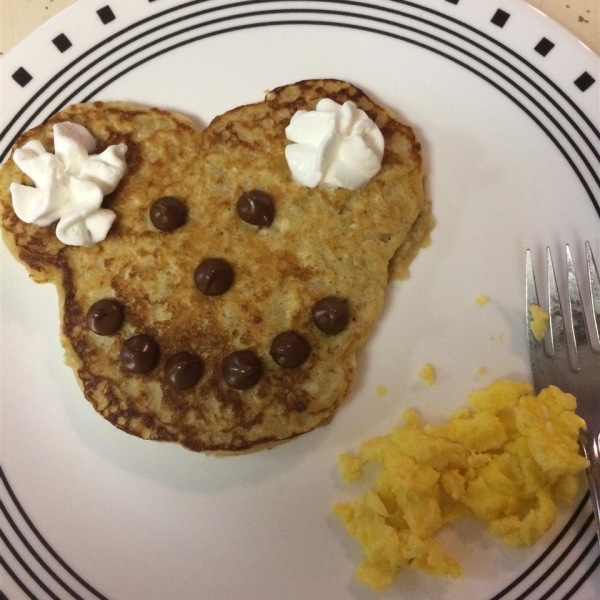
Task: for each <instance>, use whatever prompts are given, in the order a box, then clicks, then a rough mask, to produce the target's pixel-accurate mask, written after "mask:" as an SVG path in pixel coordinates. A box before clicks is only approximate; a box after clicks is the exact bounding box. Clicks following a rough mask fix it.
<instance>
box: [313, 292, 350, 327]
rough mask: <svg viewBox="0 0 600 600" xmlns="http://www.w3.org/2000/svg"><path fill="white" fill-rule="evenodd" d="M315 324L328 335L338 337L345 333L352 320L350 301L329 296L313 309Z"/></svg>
mask: <svg viewBox="0 0 600 600" xmlns="http://www.w3.org/2000/svg"><path fill="white" fill-rule="evenodd" d="M312 319H313V323H314V324H315V325H316V326H317V327H318V328H319V329H320V330H321V331H322V332H323V333H326V334H327V335H337V334H338V333H340V332H342V331H344V329H346V327H347V326H348V321H349V320H350V311H349V310H348V301H347V300H346V299H345V298H339V297H338V296H327V297H326V298H322V299H321V300H319V301H318V302H317V303H316V304H315V305H314V306H313V308H312Z"/></svg>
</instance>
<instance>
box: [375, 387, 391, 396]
mask: <svg viewBox="0 0 600 600" xmlns="http://www.w3.org/2000/svg"><path fill="white" fill-rule="evenodd" d="M375 391H376V392H377V395H378V396H385V395H386V394H387V393H388V389H387V388H386V387H385V385H378V386H377V388H375Z"/></svg>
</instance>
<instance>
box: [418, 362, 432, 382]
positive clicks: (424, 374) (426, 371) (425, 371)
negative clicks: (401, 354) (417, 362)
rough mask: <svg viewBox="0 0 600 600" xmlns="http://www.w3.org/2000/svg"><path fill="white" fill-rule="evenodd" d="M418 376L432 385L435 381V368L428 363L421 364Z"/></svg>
mask: <svg viewBox="0 0 600 600" xmlns="http://www.w3.org/2000/svg"><path fill="white" fill-rule="evenodd" d="M419 377H420V378H421V379H422V380H423V381H425V382H427V385H433V384H434V383H435V370H434V368H433V365H432V364H430V363H427V364H426V365H423V368H422V369H421V370H420V371H419Z"/></svg>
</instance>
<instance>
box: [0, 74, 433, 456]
mask: <svg viewBox="0 0 600 600" xmlns="http://www.w3.org/2000/svg"><path fill="white" fill-rule="evenodd" d="M323 97H328V98H331V99H333V100H335V101H336V102H339V103H343V102H344V101H346V100H352V101H354V102H355V103H356V104H357V105H358V107H359V108H362V109H363V110H365V111H366V112H367V114H368V115H369V116H370V117H371V118H372V119H373V120H374V121H375V122H376V123H377V125H378V126H379V128H380V129H381V131H382V133H383V136H384V139H385V151H384V157H383V162H382V168H381V170H380V172H379V173H378V174H377V175H376V176H375V177H374V178H373V179H372V180H371V182H370V183H368V184H367V185H366V186H364V187H363V188H361V189H359V190H355V191H348V190H341V189H340V190H325V189H321V188H316V189H309V188H305V187H302V186H299V185H298V184H296V183H295V182H294V181H293V180H292V177H291V174H290V171H289V169H288V167H287V163H286V161H285V155H284V149H285V145H286V143H287V141H286V138H285V132H284V130H285V127H286V126H287V125H288V123H289V121H290V119H291V117H292V115H293V114H294V113H295V112H296V111H297V110H312V109H314V107H315V105H316V103H317V102H318V100H320V99H321V98H323ZM61 121H71V122H75V123H80V124H82V125H84V126H85V127H87V128H88V130H89V131H90V132H91V133H92V135H93V136H94V137H95V138H96V139H97V140H98V142H99V148H98V151H100V150H102V149H103V148H105V147H106V146H108V145H110V144H116V143H120V142H124V143H125V144H127V146H128V152H127V156H126V159H127V164H128V171H127V173H126V175H125V177H124V178H123V179H122V181H121V183H120V184H119V186H118V187H117V189H116V190H115V192H114V193H112V194H111V195H110V196H108V197H107V198H105V201H104V204H103V206H105V207H108V208H110V209H112V210H114V211H115V212H116V214H117V219H116V221H115V224H114V225H113V228H112V229H111V230H110V232H109V234H108V237H107V238H106V240H104V241H103V242H100V243H99V244H97V245H95V246H93V247H89V248H83V247H72V246H65V245H63V244H62V243H61V242H59V241H58V240H57V239H56V237H55V235H54V229H55V227H54V226H50V227H37V226H35V225H29V224H26V223H23V222H21V221H20V220H19V219H18V218H17V217H16V216H15V214H14V212H13V210H12V202H11V198H10V192H9V186H10V183H11V182H13V181H15V182H20V183H31V182H29V181H28V180H27V178H26V177H25V176H24V175H23V174H22V173H21V171H20V170H19V169H18V168H17V167H16V165H15V164H14V162H13V161H12V159H10V160H9V161H8V162H7V163H6V164H5V165H4V166H3V167H2V168H1V169H0V201H1V206H2V225H3V237H4V240H5V242H6V244H7V246H8V247H9V249H10V250H11V252H12V253H13V254H14V255H15V257H16V258H17V259H18V260H20V261H21V262H23V263H24V264H25V265H26V267H27V268H28V270H29V271H30V273H31V275H32V277H33V278H34V279H35V280H36V281H40V282H42V281H51V282H53V283H55V284H56V286H57V289H58V291H59V296H60V299H61V312H62V342H63V345H64V347H65V353H66V361H67V363H68V364H69V365H71V366H72V367H73V368H74V370H75V371H76V373H77V376H78V379H79V381H80V384H81V386H82V388H83V391H84V394H85V396H86V398H87V399H88V400H89V401H90V402H91V403H92V405H93V406H94V408H95V409H96V410H97V411H98V412H99V413H100V414H101V415H102V416H104V417H105V418H106V419H108V420H109V421H110V422H111V423H113V424H114V425H116V426H117V427H119V428H120V429H122V430H124V431H127V432H128V433H132V434H134V435H137V436H140V437H143V438H147V439H154V440H168V441H174V442H178V443H180V444H182V445H184V446H186V447H187V448H190V449H192V450H197V451H218V452H240V451H247V450H250V449H256V448H260V447H265V446H268V445H272V444H274V443H277V442H278V441H281V440H285V439H288V438H291V437H294V436H296V435H299V434H301V433H304V432H307V431H310V430H312V429H314V428H315V427H316V426H318V425H319V424H322V423H324V422H325V421H326V420H327V419H329V418H330V417H331V416H332V415H333V413H334V412H335V410H336V409H337V408H338V406H339V405H340V403H341V402H342V400H343V399H344V398H345V396H346V395H347V393H348V390H349V388H350V386H351V384H352V381H353V379H354V374H355V371H356V357H357V353H358V351H359V350H360V348H361V347H362V346H363V344H364V342H365V340H366V338H367V335H368V333H369V331H370V329H371V327H372V326H373V324H374V322H375V320H376V319H377V317H378V315H379V313H380V311H381V308H382V303H383V298H384V293H385V288H386V284H387V281H388V274H389V271H391V272H392V273H396V274H403V273H405V272H406V267H407V265H408V263H409V262H410V260H412V258H413V257H414V255H415V254H416V251H417V250H418V248H419V247H420V246H421V245H422V243H423V241H424V239H425V238H426V236H427V234H428V233H429V230H430V229H431V226H432V219H431V211H430V205H429V202H428V200H427V199H426V197H425V194H424V191H423V169H422V163H421V156H420V147H419V144H418V142H417V141H416V139H415V137H414V134H413V132H412V130H411V129H410V128H409V127H407V126H405V125H403V124H401V123H400V122H399V121H398V120H396V119H394V118H393V117H392V116H391V115H390V114H389V113H388V112H387V111H386V110H385V109H383V108H381V107H379V106H377V105H376V104H374V103H373V102H372V101H371V100H370V99H369V98H368V97H367V96H366V95H365V94H364V93H363V92H361V91H360V90H358V89H357V88H355V87H353V86H351V85H350V84H347V83H344V82H340V81H336V80H311V81H305V82H300V83H298V84H293V85H289V86H284V87H282V88H278V89H276V90H274V91H272V92H270V93H269V94H268V95H267V100H265V101H264V102H260V103H257V104H251V105H247V106H242V107H240V108H237V109H234V110H232V111H230V112H228V113H226V114H224V115H222V116H219V117H217V118H216V119H214V120H213V122H212V123H211V124H210V125H209V126H208V127H207V128H206V129H205V130H204V131H202V132H199V131H197V130H196V128H195V127H194V126H193V124H192V123H191V122H190V121H189V120H188V119H186V118H184V117H181V116H179V115H175V114H172V113H168V112H165V111H161V110H158V109H151V108H146V107H141V106H135V105H130V104H123V103H99V102H95V103H89V104H81V105H74V106H71V107H69V108H67V109H66V110H64V111H63V112H61V113H60V114H58V115H56V116H55V117H53V118H52V119H51V120H50V121H49V122H48V123H47V124H45V125H42V126H40V127H37V128H35V129H33V130H31V131H29V132H27V133H25V134H24V135H23V136H21V138H20V139H19V140H18V142H17V144H16V146H17V147H19V146H22V145H23V144H24V143H25V142H27V141H29V140H31V139H39V140H41V141H42V143H43V144H44V146H45V147H46V149H47V150H50V151H52V149H53V142H52V129H51V125H52V124H53V123H57V122H61ZM252 190H259V191H262V192H264V193H266V194H268V195H269V196H270V197H271V198H272V201H273V204H274V216H273V221H272V223H271V224H270V225H269V226H264V227H262V226H257V225H254V224H251V223H248V222H246V221H244V220H242V219H241V218H240V216H239V214H238V211H237V208H236V207H237V202H238V199H239V198H240V196H242V195H243V194H244V193H247V192H249V191H252ZM162 197H174V198H178V199H180V200H181V201H182V202H183V204H185V206H186V207H187V210H188V214H187V220H186V222H185V224H184V225H183V226H181V227H179V228H177V229H175V230H174V231H170V232H167V231H161V230H160V229H158V228H157V227H156V226H155V225H154V224H153V222H152V220H151V218H150V209H151V206H152V204H153V203H154V202H155V200H157V199H159V198H162ZM206 259H220V260H223V261H225V262H226V263H227V264H229V265H230V266H231V268H232V270H233V283H232V284H231V287H230V288H229V289H227V290H226V291H224V292H223V293H221V294H220V295H214V296H211V295H206V294H205V293H203V292H202V291H200V289H199V288H198V286H197V285H196V282H195V272H196V269H197V268H198V266H199V265H200V264H201V263H202V262H203V261H205V260H206ZM390 261H391V262H390ZM330 296H334V297H337V298H342V299H345V300H346V301H347V305H348V308H349V313H350V319H349V322H348V325H347V327H346V328H345V329H344V330H343V331H341V332H339V333H337V334H336V335H327V334H326V333H324V332H322V331H321V330H320V329H319V328H318V327H317V326H316V325H315V323H314V322H313V318H312V309H313V306H314V305H315V304H316V303H317V302H319V301H320V300H322V299H323V298H326V297H330ZM103 299H116V300H118V301H119V302H120V303H121V304H122V306H123V307H124V320H123V325H122V327H121V328H120V329H119V330H118V331H117V332H116V333H115V334H114V335H111V336H101V335H98V334H96V333H94V332H93V331H91V330H90V329H89V327H88V325H87V323H86V315H87V312H88V310H89V308H90V307H91V306H92V305H93V304H94V303H95V302H97V301H99V300H103ZM290 331H293V332H296V334H298V335H300V336H301V337H302V338H303V339H304V340H305V341H306V342H307V343H308V346H309V347H310V353H309V355H308V358H307V359H306V360H305V361H304V362H303V363H302V364H300V365H299V366H296V367H291V368H286V367H284V366H280V364H278V362H276V360H275V359H274V358H273V356H272V354H271V352H270V351H271V348H272V344H273V342H274V340H275V339H276V338H277V336H279V335H280V334H282V333H285V332H290ZM137 335H147V336H150V337H151V338H153V339H154V340H155V341H156V343H157V344H158V348H159V358H158V364H157V366H156V368H154V369H153V370H151V371H150V372H148V373H144V374H141V373H132V372H131V371H129V370H128V369H127V368H126V367H125V366H124V364H123V362H122V361H121V359H120V354H121V352H122V349H123V345H124V342H125V341H126V340H128V339H129V338H131V337H132V336H137ZM284 338H285V336H284ZM277 339H278V340H280V339H281V338H277ZM285 340H287V338H285V339H284V341H285ZM288 341H289V340H288ZM246 350H249V351H251V352H252V353H253V354H254V355H255V356H256V357H257V358H258V360H259V361H260V364H261V365H262V375H261V376H260V378H259V379H258V382H257V383H256V384H255V385H253V386H252V387H249V388H248V389H235V388H233V387H231V386H230V385H228V383H227V382H226V381H225V380H224V377H223V374H222V363H223V360H224V359H225V357H227V356H228V355H230V354H231V353H233V352H237V351H246ZM182 352H185V353H188V354H191V355H193V356H196V357H199V358H200V359H201V363H202V369H201V370H202V374H201V377H200V379H199V381H198V383H196V384H195V385H193V386H192V387H190V388H189V389H183V390H182V389H175V388H174V387H172V386H171V385H169V383H168V382H167V380H168V376H169V372H170V371H169V372H167V370H166V367H167V366H168V361H169V359H171V358H172V357H173V356H174V355H178V354H179V353H182ZM275 355H276V356H277V353H275ZM284 358H285V357H284ZM169 364H171V363H169Z"/></svg>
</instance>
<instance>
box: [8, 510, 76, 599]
mask: <svg viewBox="0 0 600 600" xmlns="http://www.w3.org/2000/svg"><path fill="white" fill-rule="evenodd" d="M0 510H1V511H2V513H3V514H4V516H5V518H6V520H7V521H8V523H9V525H10V526H11V528H12V530H13V531H14V532H15V533H16V534H17V536H18V537H19V539H20V540H21V543H22V544H23V545H24V546H25V547H26V548H27V550H28V551H29V553H30V554H31V555H32V556H33V558H34V559H35V560H36V561H37V562H38V563H39V564H40V565H41V566H42V567H43V569H44V570H45V571H46V572H47V573H48V574H49V575H50V576H51V577H52V578H53V579H54V580H55V581H56V582H57V583H58V584H60V585H61V586H62V587H63V589H65V590H66V591H67V592H69V593H70V594H71V596H72V597H73V598H75V600H83V598H82V597H81V596H80V595H79V594H78V593H77V592H75V590H73V589H72V588H70V587H69V586H68V585H67V584H66V583H65V582H64V581H63V580H62V579H61V578H60V577H59V576H58V575H57V574H56V573H55V572H54V571H53V570H52V569H51V568H50V567H49V566H48V565H47V564H46V563H45V562H44V560H42V558H41V557H40V555H39V554H38V553H37V552H36V551H35V549H34V548H33V547H32V546H31V544H30V543H29V542H28V541H27V538H26V537H25V536H24V535H23V534H22V533H21V530H20V529H19V528H18V527H17V524H16V523H15V522H14V520H13V518H12V517H11V516H10V513H9V512H8V509H7V508H6V506H4V502H2V501H0Z"/></svg>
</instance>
